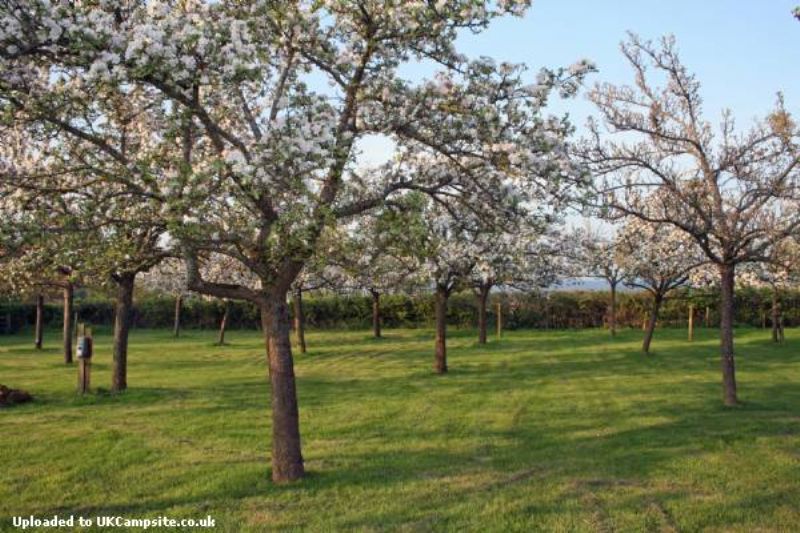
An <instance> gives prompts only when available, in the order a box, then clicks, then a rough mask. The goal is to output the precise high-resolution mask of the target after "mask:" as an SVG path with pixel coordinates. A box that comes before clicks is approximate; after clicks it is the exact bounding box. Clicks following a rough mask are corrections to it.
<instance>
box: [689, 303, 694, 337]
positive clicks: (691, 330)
mask: <svg viewBox="0 0 800 533" xmlns="http://www.w3.org/2000/svg"><path fill="white" fill-rule="evenodd" d="M693 340H694V304H689V341H690V342H691V341H693Z"/></svg>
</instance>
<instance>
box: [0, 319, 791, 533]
mask: <svg viewBox="0 0 800 533" xmlns="http://www.w3.org/2000/svg"><path fill="white" fill-rule="evenodd" d="M49 333H50V338H49V339H48V348H47V349H46V350H44V351H42V352H37V351H35V350H34V349H33V348H32V345H33V343H32V341H31V339H29V338H28V337H27V336H25V337H22V336H16V337H0V383H2V384H6V385H8V386H12V387H14V388H23V389H26V390H28V391H29V392H31V393H32V394H33V395H34V396H35V397H36V402H35V403H33V404H29V405H26V406H21V407H16V408H13V409H5V410H0V428H2V432H0V442H1V445H0V473H2V475H1V476H0V530H3V529H4V528H10V522H11V519H10V517H11V516H12V515H29V514H33V515H36V516H42V517H44V516H47V515H49V516H52V515H53V514H54V513H58V514H60V515H69V514H74V515H76V516H77V515H83V516H96V515H121V516H125V517H131V518H135V517H151V516H157V515H166V516H171V517H196V518H201V517H204V516H206V515H207V514H210V515H211V516H213V517H214V518H215V519H216V520H217V524H218V525H219V528H218V530H227V531H242V530H245V531H247V530H252V531H261V530H265V529H272V528H275V529H278V528H287V529H307V530H314V531H320V530H342V529H356V530H384V529H392V530H393V529H405V530H418V531H427V530H452V531H462V530H480V531H485V530H494V531H508V530H518V531H530V530H545V531H553V530H555V531H573V530H575V531H611V530H624V531H642V530H652V531H670V530H675V531H677V530H680V531H696V530H703V529H710V530H719V531H723V530H724V531H731V530H733V531H753V530H774V531H791V530H796V528H797V527H798V526H797V525H798V524H800V503H798V502H800V481H799V480H800V354H798V348H800V335H797V334H796V333H795V332H794V331H789V332H788V333H787V338H788V340H787V343H786V344H785V345H782V346H776V345H773V344H772V343H771V342H770V341H769V335H768V332H765V331H761V330H740V331H738V332H737V342H738V348H737V352H738V369H737V370H738V378H739V386H740V398H741V399H742V400H743V405H742V406H741V407H738V408H735V409H728V408H724V407H723V406H722V402H721V385H720V383H719V382H720V375H719V374H720V372H719V365H718V358H717V349H716V346H717V337H716V333H715V332H713V331H700V332H699V334H698V338H697V339H696V340H695V341H694V342H693V343H688V342H686V341H685V332H684V331H679V330H664V331H658V332H657V335H656V339H655V341H654V345H653V354H652V355H651V356H645V355H643V354H641V353H640V352H639V342H640V334H641V333H640V332H638V331H635V330H630V331H623V332H621V334H620V335H618V336H617V338H616V339H611V338H610V337H609V336H608V334H607V333H606V332H603V331H599V330H587V331H516V332H507V333H506V335H505V336H504V338H503V339H502V340H501V341H499V342H498V341H496V340H492V341H491V342H490V344H489V345H488V346H485V347H481V346H478V345H477V344H476V343H475V341H474V339H475V334H474V332H473V331H458V330H454V331H453V332H452V333H453V336H452V338H451V340H450V351H449V364H450V368H451V372H450V373H449V374H447V375H445V376H437V375H434V374H433V373H432V367H433V351H432V348H433V345H432V340H431V332H430V331H427V330H388V331H386V338H385V339H382V340H374V339H371V338H370V337H369V332H367V331H348V332H342V331H337V332H333V331H312V332H310V333H309V334H308V335H307V339H308V344H309V353H308V354H306V355H303V356H297V357H296V361H297V363H296V364H297V374H298V387H299V394H300V408H301V425H302V428H301V429H302V433H303V439H304V442H303V444H304V450H303V451H304V456H305V459H306V466H307V469H308V471H309V476H308V478H307V479H305V480H303V481H302V482H300V483H297V484H293V485H289V486H274V485H272V484H271V483H270V481H269V434H270V431H269V424H270V422H269V407H268V403H269V395H268V388H267V381H266V365H265V356H264V349H263V345H262V340H261V336H260V334H258V333H257V332H237V331H232V332H230V333H229V336H228V340H229V341H230V342H231V344H230V345H227V346H224V347H218V346H214V345H213V342H214V340H215V335H214V332H200V331H189V332H185V333H184V335H183V336H182V337H181V338H180V339H173V338H172V337H171V335H170V333H169V332H166V331H134V332H133V333H132V335H131V350H130V363H129V364H130V367H129V380H128V381H129V385H130V387H131V388H130V390H129V391H128V392H127V393H125V394H122V395H110V394H108V393H105V392H103V391H100V392H99V393H98V394H94V395H91V396H88V397H83V398H81V397H78V396H76V394H75V385H76V369H75V368H74V367H66V366H65V365H64V364H63V363H62V362H61V359H60V355H59V350H58V339H57V333H56V332H55V331H53V332H49ZM102 333H103V332H101V334H100V335H98V337H97V339H96V343H97V348H96V357H95V360H94V365H93V380H92V385H93V387H94V388H95V389H97V388H103V389H108V388H109V384H110V379H111V378H110V338H109V336H108V335H104V334H102Z"/></svg>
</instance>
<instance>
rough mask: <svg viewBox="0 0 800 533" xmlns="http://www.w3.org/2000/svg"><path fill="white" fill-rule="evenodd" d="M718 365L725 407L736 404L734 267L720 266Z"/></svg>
mask: <svg viewBox="0 0 800 533" xmlns="http://www.w3.org/2000/svg"><path fill="white" fill-rule="evenodd" d="M719 271H720V310H719V311H720V312H719V315H720V322H719V335H720V363H721V366H722V393H723V401H724V402H725V405H729V406H733V405H736V404H737V403H738V400H737V397H736V369H735V364H734V355H733V316H734V281H735V278H736V271H735V266H734V265H720V266H719Z"/></svg>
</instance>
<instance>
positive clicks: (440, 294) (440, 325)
mask: <svg viewBox="0 0 800 533" xmlns="http://www.w3.org/2000/svg"><path fill="white" fill-rule="evenodd" d="M448 296H449V294H448V291H447V289H446V288H444V287H442V286H437V287H436V304H435V307H436V365H435V367H434V369H435V370H436V373H437V374H444V373H445V372H447V297H448Z"/></svg>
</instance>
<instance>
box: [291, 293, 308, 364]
mask: <svg viewBox="0 0 800 533" xmlns="http://www.w3.org/2000/svg"><path fill="white" fill-rule="evenodd" d="M292 300H293V303H294V332H295V335H297V347H298V349H299V350H300V353H306V316H305V314H303V290H302V289H301V288H296V289H294V298H292Z"/></svg>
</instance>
